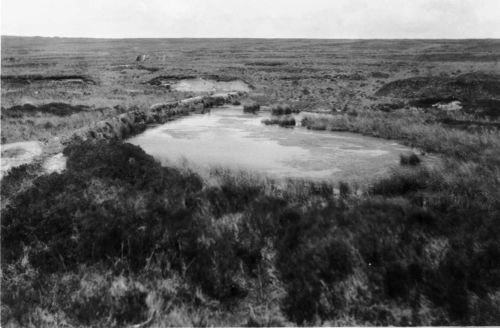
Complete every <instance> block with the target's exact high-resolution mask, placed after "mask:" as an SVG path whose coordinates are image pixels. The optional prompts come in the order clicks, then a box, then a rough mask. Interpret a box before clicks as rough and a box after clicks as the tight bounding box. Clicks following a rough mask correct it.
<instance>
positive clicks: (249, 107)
mask: <svg viewBox="0 0 500 328" xmlns="http://www.w3.org/2000/svg"><path fill="white" fill-rule="evenodd" d="M259 110H260V105H259V104H258V103H256V102H252V103H248V104H244V105H243V113H251V114H255V113H256V112H258V111H259Z"/></svg>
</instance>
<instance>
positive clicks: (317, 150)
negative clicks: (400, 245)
mask: <svg viewBox="0 0 500 328" xmlns="http://www.w3.org/2000/svg"><path fill="white" fill-rule="evenodd" d="M268 115H269V114H268V113H262V112H261V113H260V114H259V115H253V114H244V113H243V112H242V109H241V107H235V106H228V107H222V108H218V109H215V110H212V112H211V113H207V114H199V115H192V116H187V117H185V118H181V119H179V120H176V121H173V122H169V123H166V124H163V125H160V126H157V127H153V128H150V129H148V130H146V131H145V132H144V133H142V134H140V135H138V136H136V137H134V138H131V139H129V140H128V142H130V143H132V144H135V145H138V146H140V147H142V148H143V149H144V150H145V151H146V152H147V153H148V154H150V155H152V156H154V157H156V158H157V159H159V160H161V161H162V163H165V164H167V163H168V164H170V165H172V164H173V165H177V166H182V165H183V163H185V160H187V161H188V162H191V163H195V164H196V165H197V166H200V167H207V168H209V167H213V166H223V167H229V168H232V169H243V170H250V171H257V172H259V173H264V174H268V175H271V176H273V177H278V178H306V179H321V180H336V181H340V180H344V181H367V180H368V179H371V178H373V177H376V176H378V175H381V174H384V173H386V172H387V170H388V169H389V168H390V167H393V166H397V165H399V155H400V154H401V153H404V152H407V151H410V149H409V148H407V147H404V146H402V145H400V144H397V143H395V142H393V141H389V140H384V139H379V138H373V137H367V136H362V135H359V134H355V133H348V132H328V131H311V130H307V129H305V128H303V127H295V128H282V127H278V126H266V125H264V124H262V123H261V121H262V119H263V118H266V117H267V116H268Z"/></svg>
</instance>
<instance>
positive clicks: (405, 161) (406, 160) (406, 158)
mask: <svg viewBox="0 0 500 328" xmlns="http://www.w3.org/2000/svg"><path fill="white" fill-rule="evenodd" d="M420 162H421V160H420V157H418V155H417V154H415V153H410V154H401V155H399V163H400V164H401V165H412V166H415V165H418V164H420Z"/></svg>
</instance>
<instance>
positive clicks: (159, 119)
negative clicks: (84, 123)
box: [63, 92, 246, 144]
mask: <svg viewBox="0 0 500 328" xmlns="http://www.w3.org/2000/svg"><path fill="white" fill-rule="evenodd" d="M245 95H246V93H245V92H229V93H219V94H214V95H210V96H198V97H192V98H187V99H183V100H180V101H171V102H166V103H158V104H154V105H152V106H151V107H150V108H148V109H136V110H132V111H129V112H127V113H123V114H120V115H118V116H116V117H113V118H110V119H106V120H103V121H99V122H97V123H95V124H93V125H91V126H90V127H85V128H82V129H79V130H77V131H76V132H75V133H74V134H73V135H72V136H71V137H69V138H67V139H66V140H64V141H63V143H64V144H67V143H69V142H72V141H75V139H76V140H88V139H119V140H121V139H125V138H128V137H131V136H133V135H135V134H138V133H141V132H143V131H144V130H145V129H146V128H147V126H148V125H149V124H162V123H165V122H168V121H170V120H173V119H175V118H177V117H179V116H183V115H188V114H189V113H192V112H200V111H204V110H206V109H209V108H212V107H217V106H222V105H225V104H230V103H232V102H233V101H235V100H239V98H241V97H242V96H245Z"/></svg>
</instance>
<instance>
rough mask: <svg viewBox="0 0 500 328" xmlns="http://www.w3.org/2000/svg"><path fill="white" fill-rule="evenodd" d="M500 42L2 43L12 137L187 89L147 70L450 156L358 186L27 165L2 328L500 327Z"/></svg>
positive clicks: (115, 144)
mask: <svg viewBox="0 0 500 328" xmlns="http://www.w3.org/2000/svg"><path fill="white" fill-rule="evenodd" d="M499 47H500V44H499V42H498V41H494V40H493V41H488V40H485V41H474V40H469V41H461V40H457V41H442V40H441V41H440V40H434V41H425V40H419V41H348V40H346V41H338V40H330V41H328V40H314V41H311V40H290V41H283V40H157V42H154V43H153V42H151V41H150V40H149V41H148V40H106V41H103V40H78V41H75V40H71V39H40V38H32V39H19V38H2V78H3V80H2V106H5V107H3V108H2V143H3V142H11V141H19V140H31V139H42V138H49V137H53V136H58V137H60V136H63V135H65V134H67V133H71V131H73V130H74V129H75V128H76V127H78V126H81V125H83V126H85V125H86V124H89V123H90V122H95V121H96V120H100V119H102V118H107V117H113V116H115V115H117V114H120V113H122V112H126V111H129V110H131V109H132V108H137V107H138V108H143V107H149V106H150V105H151V104H153V103H156V102H163V101H166V100H169V99H180V98H182V97H186V96H193V95H195V94H193V93H189V92H178V91H172V90H169V89H166V88H164V87H162V85H161V84H160V85H157V84H155V83H156V82H155V83H149V82H148V81H151V80H154V79H155V78H160V79H167V77H168V79H172V78H179V77H180V76H192V75H194V76H208V75H211V76H214V75H218V76H219V77H220V78H223V79H227V78H228V77H236V78H238V79H241V80H243V81H247V82H248V83H249V84H251V85H252V86H253V87H254V89H253V91H252V92H251V94H250V96H249V98H250V99H248V103H249V104H250V103H251V104H253V105H254V108H256V107H257V106H258V105H260V104H262V105H270V104H274V103H287V104H291V107H292V108H294V109H295V108H299V109H301V110H303V111H307V110H309V111H314V112H322V113H328V115H326V114H310V115H307V114H306V115H305V116H304V119H303V120H302V125H303V126H305V127H307V128H310V129H317V130H332V131H353V132H359V133H363V134H366V135H372V136H377V137H381V138H387V139H394V140H399V141H401V142H402V143H405V144H407V145H410V146H413V147H416V148H418V149H420V150H421V151H422V152H429V153H434V154H439V156H440V158H441V161H439V162H438V163H436V164H434V165H430V166H426V165H423V164H421V163H420V162H419V159H418V157H419V156H424V155H421V154H420V153H417V154H414V155H402V157H401V166H400V167H397V168H395V169H394V170H393V171H392V173H391V174H389V175H388V176H386V177H383V178H380V179H379V180H376V181H372V182H371V184H370V185H369V186H368V187H366V188H365V189H363V190H361V191H359V190H353V187H352V186H350V185H348V184H346V183H340V184H338V185H332V184H330V183H328V182H323V183H313V182H308V181H286V182H282V181H274V180H270V179H267V178H263V177H259V176H255V175H249V174H246V173H235V172H229V171H225V170H222V169H217V170H213V171H212V172H210V173H209V174H204V175H201V174H200V173H196V172H194V171H189V170H179V169H175V168H171V167H162V166H161V165H160V164H159V163H158V162H157V161H155V160H154V159H153V158H152V157H151V156H149V155H147V154H146V153H144V151H142V150H141V149H140V148H138V147H136V146H132V145H130V144H127V143H124V142H123V141H120V140H110V141H106V140H93V141H92V140H88V141H85V142H82V141H79V140H77V139H74V140H73V142H71V143H69V144H68V145H67V146H66V147H65V148H64V155H65V156H66V157H67V168H66V170H64V171H63V172H61V173H52V174H48V175H47V174H45V175H40V174H39V167H38V166H39V165H40V164H37V163H34V164H28V165H23V166H20V167H18V168H15V169H13V170H12V171H11V172H10V173H9V174H8V175H7V176H5V177H4V178H3V179H2V181H1V183H2V188H1V197H2V206H1V207H2V208H1V216H2V218H1V228H2V230H1V237H2V238H1V247H2V263H1V264H2V267H1V271H2V275H1V279H2V296H1V298H2V299H1V301H2V305H1V311H2V313H1V314H2V316H1V317H2V325H5V326H8V325H13V326H16V325H17V326H34V327H39V326H51V327H52V326H68V325H69V326H106V327H107V326H129V325H130V326H132V325H134V326H135V327H164V326H189V325H192V326H212V325H217V326H221V325H224V326H226V325H231V326H236V325H238V326H244V325H247V326H270V325H272V326H280V325H323V324H324V325H400V326H405V325H498V324H499V323H500V310H499V309H500V283H499V282H500V241H499V239H498V236H499V235H500V221H499V220H500V133H499V131H498V124H499V121H498V117H499V115H498V114H500V112H498V109H497V108H498V107H496V106H497V104H498V101H499V95H498V89H497V86H498V81H499V79H498V77H497V75H496V74H498V73H499V70H500V68H499V67H498V64H497V62H498V56H496V55H494V53H496V52H495V51H496V50H497V49H498V48H499ZM388 49H391V51H388ZM138 53H146V54H148V55H149V59H148V60H146V61H145V62H141V63H135V62H134V61H135V58H136V57H137V55H138ZM54 54H57V55H54ZM131 62H132V63H131ZM153 68H154V69H153ZM476 72H483V73H480V74H479V73H476ZM49 73H50V74H49ZM27 74H32V75H33V74H35V75H36V74H41V75H42V78H40V77H35V78H33V77H31V78H30V79H31V80H30V82H29V83H25V81H26V79H25V76H26V75H27ZM61 75H64V76H71V82H70V83H68V82H67V80H66V81H65V80H64V79H63V80H62V81H63V82H61V78H60V76H61ZM4 76H7V78H4ZM75 80H76V81H75ZM90 81H93V82H90ZM155 81H157V80H155ZM127 90H129V91H127ZM130 90H135V91H134V92H131V91H130ZM138 90H139V91H138ZM452 101H459V102H460V103H461V108H460V109H453V110H447V109H441V107H440V106H448V103H449V102H452ZM61 103H64V104H66V105H61ZM4 104H5V105H4ZM54 104H56V105H54ZM117 105H119V106H121V107H115V106H117ZM443 108H445V107H443ZM275 114H279V113H275ZM282 114H288V113H286V112H285V111H283V113H282ZM285 117H286V116H285ZM28 120H30V121H32V122H33V123H32V124H30V123H28ZM73 122H75V123H73ZM48 123H50V125H49V124H48ZM16 125H17V126H18V127H17V128H16V127H15V126H16ZM58 126H60V128H57V127H58Z"/></svg>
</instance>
